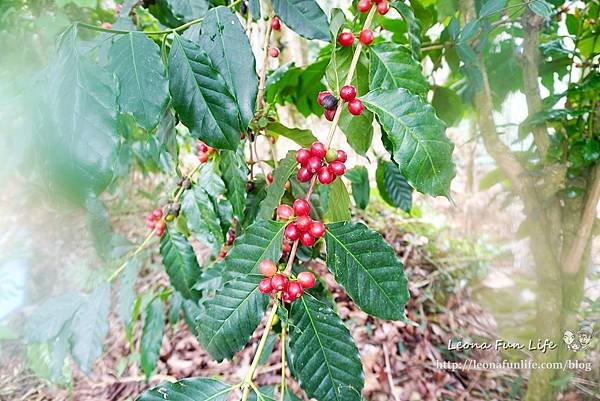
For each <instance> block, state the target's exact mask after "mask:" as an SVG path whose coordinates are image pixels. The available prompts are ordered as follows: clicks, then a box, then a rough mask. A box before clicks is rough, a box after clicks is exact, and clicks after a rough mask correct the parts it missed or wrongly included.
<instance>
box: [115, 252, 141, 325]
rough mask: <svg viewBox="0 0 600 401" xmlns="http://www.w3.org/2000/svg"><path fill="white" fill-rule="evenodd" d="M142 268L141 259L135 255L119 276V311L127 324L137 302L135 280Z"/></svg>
mask: <svg viewBox="0 0 600 401" xmlns="http://www.w3.org/2000/svg"><path fill="white" fill-rule="evenodd" d="M139 269H140V263H139V259H138V258H136V257H133V258H131V259H129V261H127V265H126V266H125V270H123V273H121V276H120V277H119V290H118V292H117V311H118V312H119V316H120V317H121V320H122V321H123V324H124V325H125V326H127V325H128V324H129V323H130V322H131V317H132V314H133V304H134V302H135V281H136V280H137V276H138V272H139Z"/></svg>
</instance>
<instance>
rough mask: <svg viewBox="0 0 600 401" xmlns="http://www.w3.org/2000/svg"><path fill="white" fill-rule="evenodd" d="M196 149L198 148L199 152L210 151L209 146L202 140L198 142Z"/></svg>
mask: <svg viewBox="0 0 600 401" xmlns="http://www.w3.org/2000/svg"><path fill="white" fill-rule="evenodd" d="M196 149H197V150H198V153H207V152H208V146H206V144H205V143H204V142H202V141H198V142H196Z"/></svg>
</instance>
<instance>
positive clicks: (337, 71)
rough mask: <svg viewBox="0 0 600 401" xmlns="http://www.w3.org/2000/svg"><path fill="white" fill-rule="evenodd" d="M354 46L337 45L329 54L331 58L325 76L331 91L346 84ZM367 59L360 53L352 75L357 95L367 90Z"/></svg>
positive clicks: (338, 89) (335, 91)
mask: <svg viewBox="0 0 600 401" xmlns="http://www.w3.org/2000/svg"><path fill="white" fill-rule="evenodd" d="M355 49H356V46H348V47H339V48H338V49H337V50H335V51H334V52H333V53H332V54H331V60H330V61H329V64H328V65H327V69H326V71H325V77H326V79H327V83H328V85H329V88H330V89H331V91H332V92H333V93H339V92H340V89H341V88H342V86H344V85H345V84H346V78H347V77H348V72H349V71H350V66H351V64H352V58H353V57H354V51H355ZM368 77H369V60H368V58H367V56H366V54H365V53H361V55H360V56H359V59H358V64H357V65H356V70H355V73H354V75H353V77H352V85H354V87H356V91H357V93H358V95H359V96H362V95H363V94H365V93H367V92H368V91H369V79H368Z"/></svg>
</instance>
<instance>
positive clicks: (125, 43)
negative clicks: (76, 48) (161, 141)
mask: <svg viewBox="0 0 600 401" xmlns="http://www.w3.org/2000/svg"><path fill="white" fill-rule="evenodd" d="M108 56H109V64H108V67H109V69H110V71H112V72H113V73H114V74H115V75H116V76H117V79H118V80H119V89H120V93H119V98H118V100H119V106H120V110H121V111H122V112H124V113H131V114H132V115H133V117H134V118H135V120H136V121H137V123H138V124H139V125H140V126H141V127H142V128H144V129H145V130H146V131H151V130H153V129H154V128H155V127H156V126H157V125H158V122H159V120H160V118H161V116H162V115H163V112H164V110H165V108H166V107H167V102H168V101H169V83H168V81H167V78H166V71H165V67H164V65H163V63H162V59H161V57H160V48H159V47H158V45H157V44H156V43H155V42H154V41H152V40H150V39H148V37H147V36H146V35H144V34H143V33H135V32H131V33H128V34H126V35H122V36H121V37H120V38H119V39H117V40H116V41H115V42H114V43H113V44H112V46H111V48H110V50H109V53H108Z"/></svg>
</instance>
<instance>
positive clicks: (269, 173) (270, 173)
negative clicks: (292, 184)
mask: <svg viewBox="0 0 600 401" xmlns="http://www.w3.org/2000/svg"><path fill="white" fill-rule="evenodd" d="M267 181H268V182H269V184H272V183H273V172H271V171H269V172H268V173H267Z"/></svg>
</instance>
